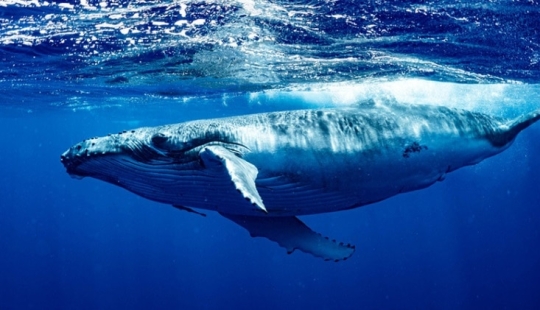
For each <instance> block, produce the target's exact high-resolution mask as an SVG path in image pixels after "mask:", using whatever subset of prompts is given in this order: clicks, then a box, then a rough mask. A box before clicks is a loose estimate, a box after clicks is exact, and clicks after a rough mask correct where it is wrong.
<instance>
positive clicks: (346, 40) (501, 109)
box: [0, 0, 540, 309]
mask: <svg viewBox="0 0 540 310" xmlns="http://www.w3.org/2000/svg"><path fill="white" fill-rule="evenodd" d="M539 42H540V3H538V2H537V1H353V0H345V1H261V0H252V1H250V0H238V1H234V0H231V1H189V0H188V1H164V0H162V1H158V0H138V1H128V0H118V1H114V0H65V1H55V0H48V1H42V0H28V1H25V0H0V132H1V134H0V309H293V308H294V309H298V308H305V309H538V308H540V295H539V294H538V292H539V291H540V249H539V244H540V176H539V175H540V164H539V163H538V160H539V159H540V143H539V141H540V125H539V124H536V125H534V126H532V127H530V128H529V129H527V130H526V131H525V132H523V133H522V134H521V135H520V136H519V137H518V139H517V140H516V141H515V143H514V145H513V146H511V147H510V148H509V149H508V150H506V151H505V152H503V153H502V154H500V155H497V156H496V157H493V158H490V159H487V160H485V161H484V162H482V163H480V164H478V165H475V166H472V167H466V168H463V169H461V170H458V171H455V172H453V173H451V174H449V175H448V176H447V178H446V180H445V181H444V182H438V183H437V184H435V185H433V186H431V187H429V188H427V189H424V190H421V191H416V192H412V193H407V194H402V195H399V196H396V197H393V198H391V199H388V200H385V201H382V202H380V203H376V204H373V205H369V206H365V207H362V208H357V209H354V210H349V211H343V212H336V213H327V214H319V215H313V216H304V217H302V220H303V221H304V222H305V223H307V224H308V225H309V226H310V227H312V228H313V229H314V230H316V231H318V232H321V233H323V234H324V235H328V236H331V237H332V238H336V239H338V240H341V241H345V242H350V243H353V244H355V245H356V252H355V254H354V256H352V257H351V258H350V259H348V260H347V261H344V262H339V263H334V262H324V261H323V260H320V259H317V258H314V257H312V256H310V255H307V254H304V253H301V252H295V253H293V254H291V255H287V254H286V251H285V250H284V249H283V248H280V247H278V246H276V245H275V244H274V243H272V242H270V241H268V240H266V239H262V238H251V237H249V235H248V233H247V232H246V231H245V230H244V229H243V228H241V227H239V226H236V225H234V224H233V223H232V222H230V221H228V220H226V219H224V218H222V217H220V216H219V215H217V214H214V213H212V212H209V213H208V216H207V217H206V218H203V217H201V216H197V215H194V214H190V213H187V212H181V211H179V210H176V209H174V208H171V207H170V206H166V205H161V204H158V203H155V202H152V201H149V200H145V199H143V198H140V197H138V196H136V195H133V194H131V193H129V192H127V191H125V190H123V189H121V188H118V187H114V186H112V185H109V184H106V183H104V182H99V181H96V180H92V179H84V180H75V179H72V178H70V177H69V176H68V175H67V174H66V173H65V169H64V168H63V166H62V164H61V163H60V161H59V159H60V154H61V153H62V152H64V151H65V150H66V149H67V148H68V147H70V146H71V145H73V144H74V143H77V142H79V141H80V140H83V139H86V138H89V137H93V136H101V135H105V134H107V133H109V132H118V131H121V130H125V129H131V128H136V127H141V126H154V125H161V124H166V123H176V122H181V121H186V120H192V119H201V118H211V117H222V116H228V115H241V114H247V113H256V112H265V111H276V110H287V109H298V108H313V107H340V106H348V105H351V104H355V103H357V102H362V101H368V100H370V101H375V102H397V103H400V104H434V105H440V106H448V107H452V108H462V109H469V110H475V111H480V112H484V113H488V114H492V115H496V116H499V117H506V118H513V117H517V116H519V115H522V114H524V113H527V112H530V111H533V110H535V109H538V108H540V43H539Z"/></svg>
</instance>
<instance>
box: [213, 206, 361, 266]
mask: <svg viewBox="0 0 540 310" xmlns="http://www.w3.org/2000/svg"><path fill="white" fill-rule="evenodd" d="M221 215H223V216H224V217H226V218H228V219H230V220H231V221H233V222H235V223H236V224H238V225H240V226H242V227H244V228H245V229H247V230H248V231H249V233H250V234H251V236H252V237H265V238H267V239H270V240H272V241H274V242H277V243H278V244H279V245H280V246H281V247H284V248H285V249H287V253H289V254H291V253H292V252H294V250H296V249H298V250H300V251H303V252H306V253H309V254H312V255H314V256H317V257H322V258H323V259H324V260H333V261H340V260H345V259H347V258H349V257H350V256H351V255H352V254H353V253H354V250H355V248H354V246H353V245H350V244H344V243H342V242H340V243H337V242H336V241H335V240H330V239H328V238H327V237H323V236H322V235H321V234H319V233H316V232H314V231H313V230H311V229H310V228H309V227H307V226H306V224H304V223H302V221H300V220H299V219H298V218H296V217H294V216H291V217H268V216H245V215H232V214H223V213H222V214H221Z"/></svg>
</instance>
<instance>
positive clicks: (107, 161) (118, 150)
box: [60, 122, 243, 203]
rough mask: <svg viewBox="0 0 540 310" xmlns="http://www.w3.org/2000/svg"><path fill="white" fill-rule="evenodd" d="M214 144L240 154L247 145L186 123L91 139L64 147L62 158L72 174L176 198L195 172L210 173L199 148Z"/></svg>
mask: <svg viewBox="0 0 540 310" xmlns="http://www.w3.org/2000/svg"><path fill="white" fill-rule="evenodd" d="M200 127H204V128H200ZM203 129H204V130H203ZM216 145H218V146H224V147H226V148H227V149H228V150H230V151H232V152H233V153H237V154H238V153H240V152H242V148H243V147H242V146H241V145H240V144H235V143H234V142H231V141H230V139H229V137H228V136H227V135H226V134H223V133H222V132H220V131H218V130H210V129H208V126H207V124H204V123H200V122H199V123H182V124H176V125H169V126H160V127H152V128H150V127H146V128H139V129H136V130H130V131H123V132H120V133H117V134H109V135H107V136H103V137H96V138H91V139H87V140H84V141H82V142H80V143H77V144H75V145H73V146H72V147H70V148H69V149H68V150H67V151H65V152H64V153H63V154H62V155H61V156H60V161H61V162H62V164H63V165H64V167H65V168H66V171H67V173H68V174H70V175H71V176H72V177H75V178H84V177H92V178H96V179H99V180H102V181H105V182H108V183H111V184H114V185H117V186H120V187H123V188H125V189H127V190H129V191H131V192H134V193H136V194H138V195H140V196H143V197H145V198H148V199H152V200H155V201H160V202H165V203H176V202H177V201H178V199H177V198H178V197H177V196H178V195H184V194H185V193H186V191H187V192H189V191H190V185H189V184H191V183H193V181H192V180H193V179H194V178H195V179H196V178H197V177H199V179H200V180H204V178H206V177H208V178H211V177H212V176H211V175H209V174H208V172H207V171H206V170H205V169H204V168H205V167H204V163H203V162H202V160H201V154H200V153H201V150H202V149H203V148H208V146H216Z"/></svg>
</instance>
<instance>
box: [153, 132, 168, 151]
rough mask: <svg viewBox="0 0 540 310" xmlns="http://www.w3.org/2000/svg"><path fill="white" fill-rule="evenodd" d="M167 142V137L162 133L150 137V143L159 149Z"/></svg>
mask: <svg viewBox="0 0 540 310" xmlns="http://www.w3.org/2000/svg"><path fill="white" fill-rule="evenodd" d="M167 140H169V137H167V136H166V135H164V134H162V133H157V134H155V135H153V136H152V143H153V144H154V145H155V146H156V147H159V148H163V146H164V144H165V143H166V142H167Z"/></svg>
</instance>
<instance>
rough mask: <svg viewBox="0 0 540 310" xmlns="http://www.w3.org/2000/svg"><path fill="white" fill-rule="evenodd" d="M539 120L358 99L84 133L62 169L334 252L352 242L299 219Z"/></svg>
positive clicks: (428, 174)
mask: <svg viewBox="0 0 540 310" xmlns="http://www.w3.org/2000/svg"><path fill="white" fill-rule="evenodd" d="M539 119H540V110H536V111H534V112H530V113H528V114H525V115H522V116H520V117H518V118H516V119H511V120H507V119H502V118H498V117H494V116H490V115H486V114H483V113H478V112H474V111H468V110H461V109H453V108H448V107H441V106H429V105H399V104H374V103H367V104H359V105H356V106H353V107H347V108H333V109H305V110H293V111H277V112H270V113H262V114H251V115H241V116H233V117H227V118H217V119H202V120H193V121H188V122H183V123H179V124H170V125H163V126H157V127H143V128H138V129H133V130H126V131H123V132H120V133H116V134H109V135H107V136H103V137H96V138H91V139H87V140H84V141H82V142H80V143H77V144H75V145H73V146H72V147H70V148H69V149H68V150H67V151H66V152H64V153H63V154H62V155H61V156H60V160H61V162H62V164H63V165H64V167H65V169H66V171H67V173H68V174H69V175H71V176H73V177H75V178H84V177H91V178H95V179H98V180H102V181H105V182H108V183H111V184H114V185H116V186H120V187H122V188H124V189H126V190H128V191H130V192H132V193H135V194H137V195H139V196H142V197H144V198H147V199H149V200H152V201H155V202H158V203H163V204H168V205H171V206H173V207H175V208H177V209H179V210H184V211H188V212H191V213H196V214H200V215H203V216H206V213H204V212H206V211H217V212H218V213H219V214H221V215H222V216H224V217H225V218H227V219H229V220H231V221H232V222H234V223H236V224H238V225H240V226H241V227H243V228H245V229H246V230H247V231H248V232H249V233H250V235H251V236H253V237H264V238H267V239H269V240H270V241H273V242H275V243H277V244H278V245H279V246H281V247H283V248H285V249H286V250H287V252H288V253H292V252H293V251H295V250H300V251H302V252H305V253H308V254H312V255H313V256H316V257H321V258H323V259H325V260H329V261H341V260H346V259H347V258H349V257H350V256H351V255H352V254H353V253H354V251H355V246H354V245H351V244H349V243H344V242H338V241H336V240H333V239H330V238H328V237H325V236H323V235H321V234H320V233H318V232H315V231H313V230H312V229H310V228H309V227H308V226H307V225H305V224H304V223H303V222H302V221H301V220H300V219H298V216H301V215H309V214H320V213H327V212H335V211H340V210H347V209H352V208H357V207H361V206H365V205H369V204H373V203H376V202H379V201H381V200H384V199H387V198H390V197H392V196H395V195H398V194H400V193H406V192H410V191H414V190H419V189H423V188H426V187H428V186H430V185H432V184H434V183H436V182H438V181H442V180H444V179H445V177H446V175H447V174H448V173H450V172H452V171H454V170H456V169H459V168H461V167H465V166H470V165H475V164H477V163H479V162H481V161H482V160H484V159H486V158H488V157H491V156H493V155H496V154H498V153H500V152H502V151H504V150H505V149H507V148H508V147H509V146H510V145H511V144H512V142H513V141H514V140H515V138H516V137H517V135H518V134H519V133H520V132H521V131H522V130H524V129H525V128H527V127H529V126H530V125H532V124H533V123H535V122H536V121H538V120H539Z"/></svg>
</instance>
